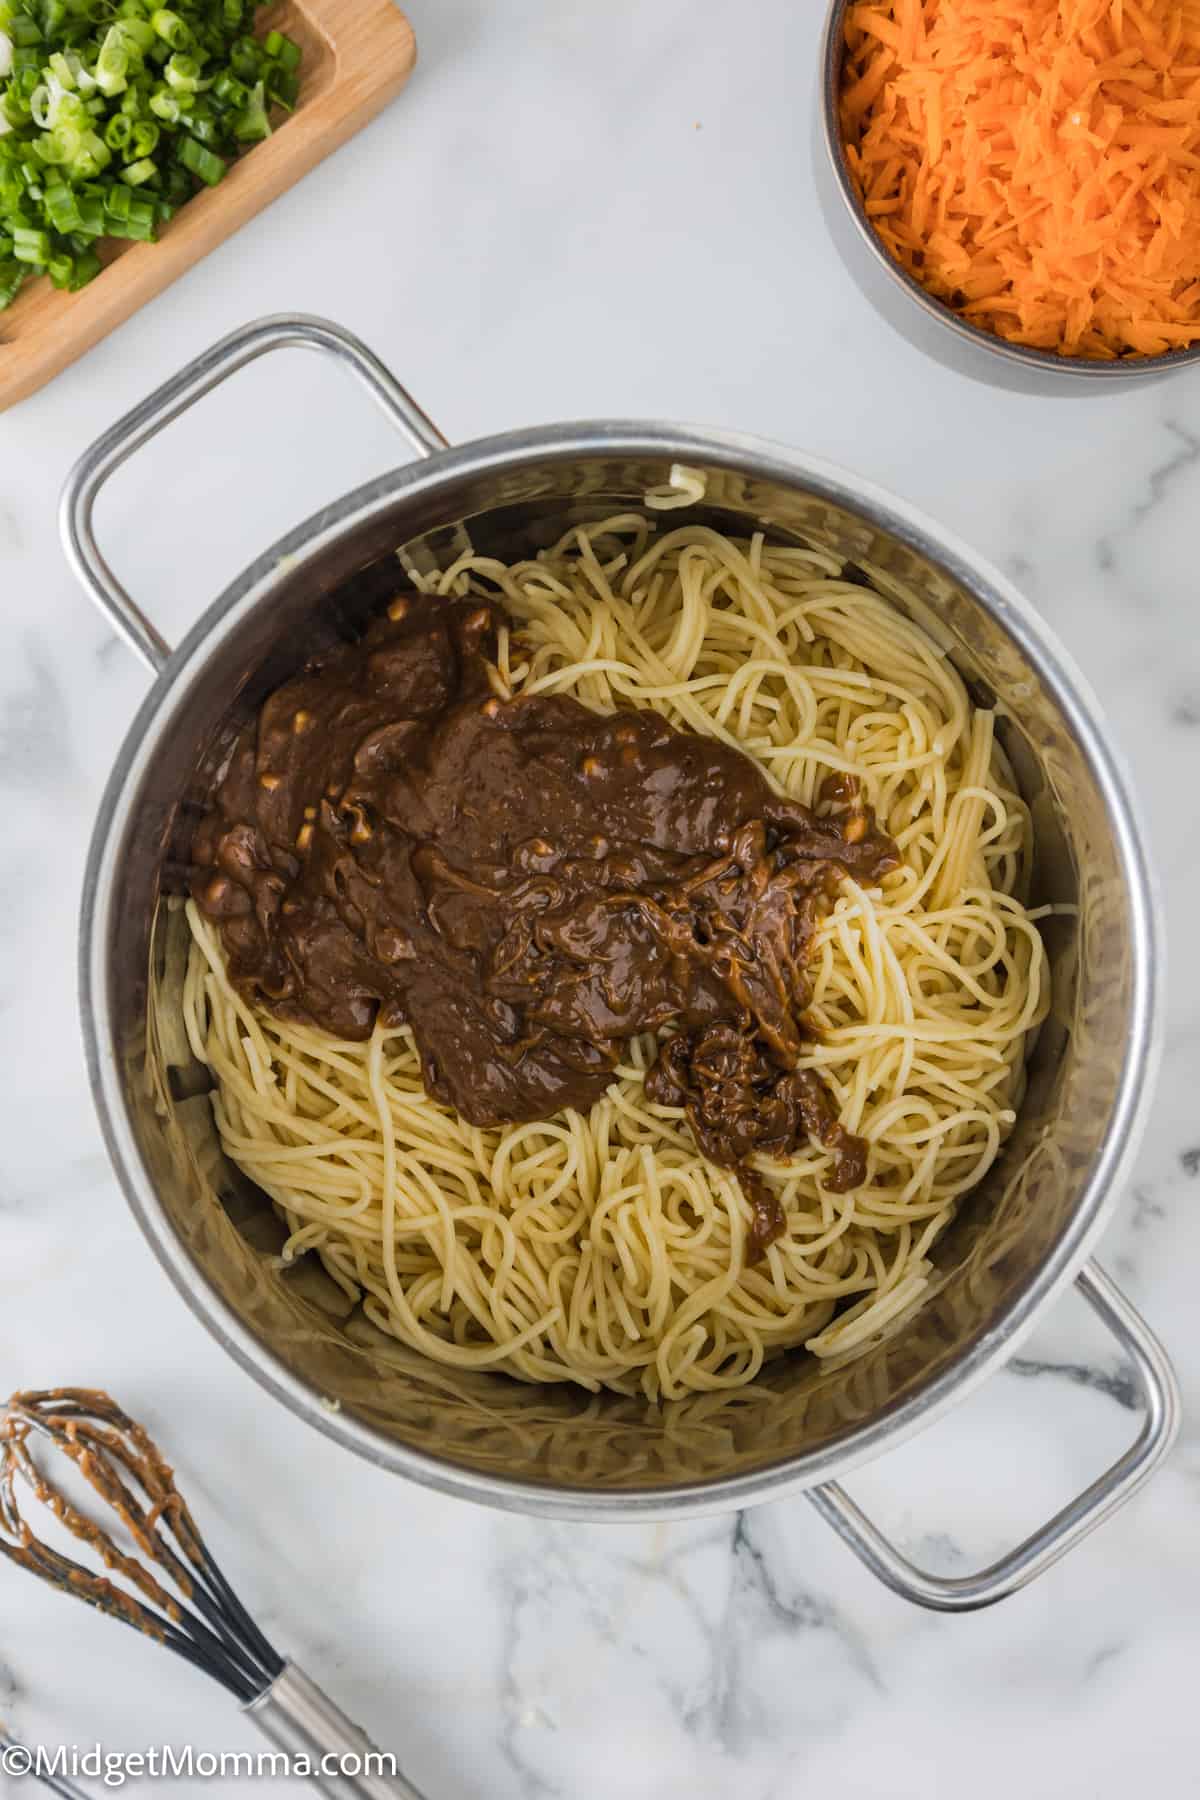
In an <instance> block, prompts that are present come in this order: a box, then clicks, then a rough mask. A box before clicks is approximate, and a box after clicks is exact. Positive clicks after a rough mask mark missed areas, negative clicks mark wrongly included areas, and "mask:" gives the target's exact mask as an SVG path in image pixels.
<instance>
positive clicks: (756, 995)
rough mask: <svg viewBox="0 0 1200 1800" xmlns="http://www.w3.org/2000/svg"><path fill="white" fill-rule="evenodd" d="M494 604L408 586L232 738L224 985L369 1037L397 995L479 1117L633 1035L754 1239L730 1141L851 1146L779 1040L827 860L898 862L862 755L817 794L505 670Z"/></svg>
mask: <svg viewBox="0 0 1200 1800" xmlns="http://www.w3.org/2000/svg"><path fill="white" fill-rule="evenodd" d="M503 619H504V614H503V612H502V611H501V609H500V607H499V606H498V605H497V604H494V603H492V602H489V601H481V600H479V599H478V598H473V599H468V600H450V599H433V598H429V597H426V596H422V595H419V594H415V593H413V594H408V593H404V594H398V595H397V596H396V597H395V599H394V600H393V601H392V603H391V605H390V606H389V607H388V609H387V611H386V613H385V614H384V615H383V616H382V617H380V618H378V619H377V620H375V621H374V622H373V623H372V624H371V625H370V627H369V628H368V630H367V632H366V634H365V636H364V637H363V638H362V639H361V641H360V642H357V643H354V644H342V645H339V646H337V647H336V648H334V649H332V650H329V651H324V652H322V653H320V654H318V655H317V656H315V657H313V658H312V659H311V660H310V662H309V663H308V664H307V665H306V667H305V668H304V670H303V671H302V673H301V674H299V675H298V676H296V677H295V678H294V679H293V680H291V681H289V682H287V683H286V684H285V685H284V686H283V687H281V688H279V689H278V690H277V691H276V692H275V693H274V694H272V695H271V696H270V697H269V698H268V699H267V701H266V703H265V704H264V705H263V707H262V709H261V711H260V713H259V715H258V717H257V719H256V720H255V721H254V723H253V724H251V725H250V726H248V727H247V728H246V729H245V730H244V731H243V732H242V734H241V736H240V737H239V739H238V740H237V742H236V744H235V746H234V748H233V750H232V752H231V754H230V757H229V759H228V761H227V763H226V765H225V766H224V768H223V770H222V771H221V772H220V774H219V777H218V780H217V783H216V786H215V789H214V790H213V792H212V798H211V805H210V808H209V810H208V812H207V813H206V815H205V816H204V817H203V819H202V820H201V822H200V824H199V825H198V827H197V829H196V832H195V836H194V840H193V845H192V858H193V865H194V866H193V869H192V875H191V886H192V893H193V895H194V897H195V899H196V901H197V904H198V905H199V907H200V909H201V911H202V912H204V913H205V914H206V915H207V916H208V917H209V918H211V919H213V920H214V921H216V922H217V924H218V926H219V929H220V934H221V938H222V940H223V943H224V947H225V950H226V953H227V957H228V964H229V974H230V978H231V980H232V981H233V983H234V985H235V986H236V988H237V989H238V991H239V992H240V993H241V994H242V995H243V996H244V997H245V998H246V999H247V1000H248V1001H249V1002H250V1003H251V1004H252V1005H255V1006H261V1007H265V1008H266V1009H267V1010H268V1011H270V1012H273V1013H275V1014H276V1015H278V1016H279V1017H280V1018H283V1019H287V1020H292V1021H295V1022H299V1023H301V1024H305V1025H309V1026H315V1027H317V1028H319V1029H321V1030H323V1031H326V1032H330V1033H332V1034H333V1035H334V1036H336V1037H340V1038H344V1039H351V1040H356V1041H361V1040H363V1039H366V1038H368V1037H369V1036H370V1035H371V1033H372V1031H373V1030H374V1028H375V1025H376V1023H377V1022H381V1023H382V1024H383V1025H385V1026H389V1027H394V1026H398V1025H400V1024H402V1023H403V1024H408V1025H409V1026H410V1027H411V1029H412V1032H413V1036H414V1038H415V1040H416V1044H417V1048H418V1050H419V1052H420V1057H421V1068H422V1075H423V1079H424V1082H425V1086H426V1088H427V1090H428V1091H429V1093H430V1094H431V1095H433V1096H434V1097H435V1098H436V1099H438V1100H440V1101H444V1102H446V1103H447V1104H449V1105H451V1106H453V1107H454V1108H455V1109H456V1110H457V1111H458V1112H459V1114H460V1115H461V1116H462V1117H463V1118H464V1119H466V1120H467V1121H469V1122H470V1123H471V1124H473V1125H480V1126H485V1125H496V1124H500V1123H512V1122H518V1121H524V1120H534V1119H545V1118H548V1117H550V1116H551V1115H552V1114H554V1113H556V1112H558V1111H559V1110H560V1109H562V1108H564V1107H574V1108H577V1109H579V1110H586V1109H587V1108H588V1107H590V1106H591V1105H592V1104H593V1103H594V1102H595V1101H597V1100H599V1099H600V1098H601V1097H602V1095H603V1094H604V1092H605V1090H606V1088H607V1087H608V1085H609V1083H610V1081H611V1079H612V1076H613V1071H614V1069H615V1068H616V1066H617V1063H618V1061H619V1060H620V1057H621V1054H622V1050H623V1047H624V1046H625V1045H626V1044H627V1043H628V1041H629V1040H630V1039H631V1038H633V1037H635V1036H637V1035H638V1034H639V1033H643V1032H660V1033H664V1034H666V1035H664V1038H663V1042H662V1044H661V1046H660V1049H659V1054H658V1057H657V1060H656V1062H655V1064H654V1066H653V1068H652V1069H651V1070H650V1072H649V1074H648V1076H647V1079H646V1090H645V1091H646V1097H647V1099H648V1100H649V1101H650V1102H651V1103H652V1104H657V1105H662V1106H671V1107H681V1108H682V1109H683V1110H684V1112H685V1113H686V1116H687V1118H688V1121H689V1123H690V1126H691V1130H692V1132H693V1135H694V1137H695V1139H696V1142H697V1144H698V1145H699V1147H700V1148H701V1150H702V1151H703V1153H704V1154H705V1156H707V1157H709V1158H710V1159H711V1160H712V1161H713V1162H715V1163H718V1164H719V1165H721V1166H723V1167H726V1168H730V1169H735V1170H737V1171H738V1172H739V1174H740V1176H741V1178H742V1181H743V1185H744V1188H745V1191H746V1192H747V1195H748V1198H749V1200H750V1204H751V1208H752V1211H753V1215H754V1216H753V1226H752V1231H751V1240H750V1249H751V1254H752V1255H761V1253H762V1251H763V1249H764V1248H765V1246H766V1245H767V1244H768V1243H770V1242H771V1241H772V1240H773V1239H774V1238H775V1237H778V1236H779V1235H780V1233H781V1232H782V1231H783V1230H784V1228H785V1221H784V1218H783V1214H782V1210H781V1208H780V1206H779V1203H778V1200H777V1199H776V1198H775V1196H774V1195H773V1194H772V1193H771V1191H770V1189H769V1188H768V1186H767V1184H766V1183H765V1182H763V1181H762V1180H761V1179H759V1178H757V1177H755V1176H754V1175H753V1172H752V1171H751V1170H749V1169H748V1168H747V1161H748V1159H749V1158H750V1157H752V1156H754V1155H755V1154H759V1153H766V1154H768V1155H773V1156H787V1155H788V1154H790V1153H791V1152H792V1151H794V1150H795V1149H796V1148H797V1147H798V1146H799V1145H801V1144H803V1143H804V1142H805V1141H806V1139H807V1138H808V1137H809V1135H812V1136H814V1137H816V1138H817V1139H818V1140H819V1141H820V1142H821V1143H822V1144H824V1145H825V1146H827V1147H828V1148H829V1149H830V1150H831V1151H832V1152H833V1153H834V1164H833V1173H832V1177H831V1183H832V1185H833V1186H834V1187H836V1188H839V1189H845V1188H849V1187H852V1186H854V1185H856V1184H858V1183H859V1182H861V1181H862V1179H863V1176H864V1173H865V1168H866V1160H865V1156H866V1153H865V1146H864V1145H863V1143H862V1141H861V1140H860V1139H858V1138H856V1137H854V1136H852V1135H851V1134H850V1133H849V1132H847V1131H845V1130H844V1129H843V1128H842V1127H841V1125H840V1124H839V1123H838V1119H837V1112H836V1108H835V1106H834V1104H833V1101H832V1098H831V1096H830V1094H829V1092H828V1090H827V1088H826V1087H825V1086H824V1084H823V1083H822V1082H821V1080H820V1079H819V1077H818V1076H816V1075H815V1074H813V1073H812V1072H811V1071H801V1070H798V1069H797V1068H796V1063H797V1059H798V1057H799V1055H800V1053H801V1050H802V1049H803V1047H804V1044H805V1043H806V1041H810V1040H811V1038H812V1035H813V1034H812V1032H811V1030H810V1029H809V1028H808V1027H806V1025H805V1021H804V1011H805V1008H806V1006H807V1005H808V1003H809V999H810V990H809V984H808V979H807V976H806V965H807V962H808V958H809V953H810V948H811V943H812V937H813V933H814V931H815V929H816V927H817V924H818V923H819V921H820V919H821V917H822V915H823V913H824V911H825V910H826V909H827V908H828V906H829V904H830V902H831V900H832V898H833V896H834V894H835V893H836V889H837V885H838V882H839V881H840V879H841V878H842V876H843V875H844V874H847V873H849V874H851V875H853V876H854V877H855V879H856V880H858V881H860V882H862V883H864V884H866V885H871V884H872V883H874V882H875V881H876V880H877V879H878V877H879V876H880V875H881V874H883V873H884V872H885V871H886V870H888V869H890V868H893V867H894V866H895V865H896V862H897V860H898V859H897V854H896V850H895V846H894V845H893V844H892V843H891V841H890V840H889V839H888V838H886V837H885V836H884V835H883V834H882V833H881V832H880V831H879V830H878V829H877V828H876V826H875V823H874V820H873V818H872V816H871V813H870V810H869V808H867V807H865V806H864V805H863V804H862V803H861V801H860V799H859V797H858V794H857V790H856V789H855V787H854V784H853V783H849V782H846V781H845V780H844V779H843V780H840V781H839V782H838V783H836V784H834V785H833V786H831V787H830V788H829V789H828V791H827V792H826V793H825V795H824V796H823V800H824V802H825V803H827V806H828V816H825V817H818V816H817V815H816V814H815V813H814V812H812V811H810V810H809V809H808V808H807V807H804V806H802V805H800V804H799V803H797V802H794V801H790V800H784V799H781V798H780V797H779V796H778V795H777V794H775V793H774V792H773V790H772V789H771V787H770V786H769V784H768V782H767V780H766V778H765V776H764V775H763V773H762V771H761V770H760V769H759V768H758V766H757V765H756V764H755V763H754V762H752V761H751V760H750V759H749V758H748V757H747V756H745V755H743V754H742V753H741V752H740V751H738V750H736V749H733V748H732V747H730V746H729V745H726V744H724V743H722V742H720V741H718V740H717V739H714V738H711V737H706V736H702V735H700V734H698V733H692V732H687V731H681V730H678V729H676V728H675V727H674V726H672V725H671V724H669V723H668V722H667V721H666V720H665V719H663V718H662V717H660V715H659V714H657V713H655V712H651V711H644V710H632V709H627V710H620V711H617V712H615V713H612V714H607V715H606V714H599V713H595V712H592V711H590V710H589V709H588V708H587V707H585V706H583V705H581V704H580V703H579V701H577V700H575V699H572V698H570V697H569V696H566V695H561V694H530V695H523V696H521V695H519V696H517V697H516V698H513V699H504V698H501V697H499V696H497V695H496V694H495V693H493V691H492V688H491V685H490V683H489V671H488V665H489V660H490V659H491V658H492V656H493V655H494V652H495V642H496V629H497V626H498V625H499V624H500V623H501V622H502V621H503Z"/></svg>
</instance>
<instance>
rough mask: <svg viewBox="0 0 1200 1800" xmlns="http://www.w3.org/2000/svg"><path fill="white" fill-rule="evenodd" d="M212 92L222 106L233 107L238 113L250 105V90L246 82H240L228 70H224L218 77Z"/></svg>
mask: <svg viewBox="0 0 1200 1800" xmlns="http://www.w3.org/2000/svg"><path fill="white" fill-rule="evenodd" d="M212 92H213V99H214V100H217V101H219V102H220V104H221V105H222V106H232V107H235V108H236V109H237V110H238V111H240V110H241V109H242V108H243V107H244V106H247V105H249V102H250V90H249V88H248V87H247V86H246V84H245V82H244V81H239V80H238V78H237V76H236V75H231V74H230V73H229V71H228V69H223V70H222V71H221V73H220V74H219V75H218V76H217V79H216V80H215V81H214V82H213V87H212Z"/></svg>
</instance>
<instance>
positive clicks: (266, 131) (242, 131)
mask: <svg viewBox="0 0 1200 1800" xmlns="http://www.w3.org/2000/svg"><path fill="white" fill-rule="evenodd" d="M233 135H234V137H235V138H236V139H237V140H238V143H239V144H257V143H260V142H261V141H262V139H263V138H268V137H270V135H271V121H270V119H268V117H267V96H266V92H265V90H264V88H263V84H262V82H261V81H258V82H256V83H255V85H254V92H253V93H252V94H251V95H250V96H249V97H248V99H247V102H246V105H245V106H244V107H243V108H242V111H241V112H240V113H239V114H238V116H237V118H236V119H235V120H234V121H233Z"/></svg>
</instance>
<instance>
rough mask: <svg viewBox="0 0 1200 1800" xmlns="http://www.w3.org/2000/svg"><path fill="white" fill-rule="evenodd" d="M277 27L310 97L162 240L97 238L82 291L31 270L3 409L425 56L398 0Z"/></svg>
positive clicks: (305, 13)
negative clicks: (292, 46)
mask: <svg viewBox="0 0 1200 1800" xmlns="http://www.w3.org/2000/svg"><path fill="white" fill-rule="evenodd" d="M272 27H275V28H277V29H278V30H280V31H285V32H287V34H288V36H289V37H293V38H295V39H296V41H297V43H298V44H299V45H300V47H301V49H302V50H303V52H304V61H303V63H302V64H301V70H300V74H301V86H300V98H299V100H298V101H297V103H296V109H295V111H294V112H293V113H292V115H291V117H290V118H289V119H288V120H287V121H286V122H285V123H284V124H283V125H281V126H280V127H279V128H278V129H277V130H276V131H275V132H274V134H273V135H272V136H271V137H269V138H268V139H267V140H266V141H265V143H262V144H256V145H255V146H254V148H253V149H252V150H250V151H248V152H247V153H246V154H245V155H244V156H242V157H239V159H238V160H237V161H236V162H234V163H232V164H231V165H230V169H229V173H228V175H226V177H225V179H224V181H222V182H221V184H220V186H219V187H215V188H206V189H204V190H203V191H202V192H201V193H199V194H197V195H196V196H195V197H194V198H193V199H191V200H189V201H188V203H187V205H186V206H183V207H181V208H180V210H179V212H178V213H177V214H176V215H175V217H174V218H173V219H172V220H171V222H170V224H169V225H167V226H166V227H165V228H164V229H163V231H162V234H161V236H160V237H159V240H158V242H157V243H156V244H133V243H129V242H128V241H127V240H120V239H113V240H110V241H108V242H105V243H101V244H99V245H97V249H98V250H99V252H100V255H101V257H102V259H103V260H104V262H105V264H106V267H105V269H104V271H103V273H102V274H100V275H98V276H97V277H96V279H95V281H93V282H92V283H91V284H90V286H88V287H85V288H83V289H82V290H81V291H80V292H79V293H78V294H64V293H59V292H57V290H56V289H55V288H53V287H52V286H51V285H50V283H49V281H47V280H45V279H42V280H40V281H36V282H29V283H28V284H27V285H26V286H25V287H24V288H23V289H22V290H21V292H20V294H19V295H18V296H17V298H16V300H14V302H13V304H12V305H11V306H10V307H9V308H8V310H7V311H6V312H0V411H3V410H4V408H5V407H8V406H12V405H13V404H14V402H16V401H18V400H24V399H25V398H26V397H27V396H28V395H29V394H32V393H36V391H37V389H38V388H40V387H43V386H44V385H45V383H46V382H47V381H50V380H51V379H52V378H53V377H54V376H55V375H57V374H59V372H60V371H61V370H63V369H65V368H66V367H67V366H68V365H69V364H70V363H73V362H74V361H75V360H76V358H77V357H79V356H82V355H83V353H84V351H85V350H90V349H91V348H92V345H93V344H98V343H99V342H100V339H101V338H103V337H107V335H108V333H109V332H110V331H112V330H114V329H115V328H116V327H117V326H118V325H121V324H123V323H124V322H125V320H126V319H128V318H129V316H130V314H131V313H135V312H136V311H137V309H138V307H139V306H144V305H145V303H146V301H147V300H153V298H154V296H155V295H156V294H161V292H162V291H163V289H164V288H165V287H169V286H170V284H171V282H173V281H174V280H175V279H176V278H177V276H180V275H182V274H183V273H184V271H185V270H186V269H190V268H191V266H192V264H193V263H196V262H199V260H200V258H201V257H202V256H206V255H207V254H208V252H209V251H210V250H212V249H213V248H214V247H215V246H216V245H217V244H221V243H223V242H224V241H225V239H226V238H227V237H229V236H231V235H232V233H233V232H235V231H237V230H238V229H239V227H240V226H242V225H245V224H246V222H247V220H249V219H252V218H253V217H254V215H255V213H259V212H261V211H262V209H263V207H264V206H269V205H270V203H271V201H272V200H276V199H278V197H279V195H280V194H282V193H283V192H284V191H285V189H287V188H290V187H291V185H292V183H293V182H295V181H299V179H300V177H301V176H302V175H307V173H308V171H309V170H310V169H312V168H315V166H316V164H317V163H319V162H320V161H321V159H322V157H325V156H328V155H329V152H330V151H331V150H336V149H337V147H338V145H339V144H344V143H345V141H346V139H347V138H349V137H352V136H353V134H354V133H355V132H356V131H358V130H359V129H360V128H361V127H362V126H363V125H365V124H366V123H367V121H368V120H369V119H372V118H374V116H375V114H376V113H377V112H379V111H380V109H381V108H382V107H384V106H386V105H387V103H388V101H389V100H391V99H392V98H394V96H395V95H396V94H398V93H399V92H400V89H401V88H402V87H403V86H404V84H405V82H406V81H407V80H408V77H409V75H410V74H411V73H412V68H413V64H414V62H415V61H416V54H417V48H416V40H415V38H414V37H413V30H412V26H411V25H410V24H409V22H408V20H407V19H406V18H405V16H404V14H403V13H402V12H400V11H399V10H398V9H397V8H396V7H395V6H394V5H393V4H392V0H282V3H281V4H280V5H277V6H273V7H271V9H270V10H269V11H264V12H263V13H262V14H261V15H260V18H259V22H258V23H257V24H256V30H257V31H258V32H260V33H262V32H266V31H269V30H271V29H272Z"/></svg>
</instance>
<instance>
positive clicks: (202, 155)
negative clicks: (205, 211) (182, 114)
mask: <svg viewBox="0 0 1200 1800" xmlns="http://www.w3.org/2000/svg"><path fill="white" fill-rule="evenodd" d="M179 160H180V162H181V163H182V164H183V166H184V168H185V169H190V170H191V171H192V174H193V175H198V176H199V177H200V180H201V181H203V182H206V183H207V185H208V186H209V187H216V185H217V183H218V182H219V181H221V180H223V179H224V176H225V169H226V165H225V163H223V162H222V161H221V158H220V157H219V156H214V155H213V153H212V151H211V150H209V149H207V148H206V147H205V145H203V144H198V143H197V142H196V140H195V138H191V137H185V138H184V139H183V141H182V142H181V144H180V146H179Z"/></svg>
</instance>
